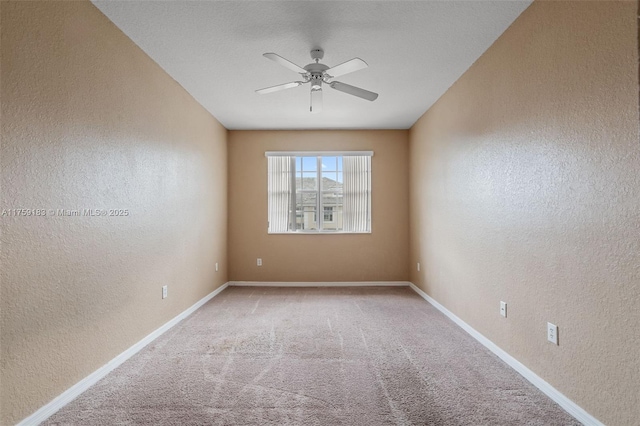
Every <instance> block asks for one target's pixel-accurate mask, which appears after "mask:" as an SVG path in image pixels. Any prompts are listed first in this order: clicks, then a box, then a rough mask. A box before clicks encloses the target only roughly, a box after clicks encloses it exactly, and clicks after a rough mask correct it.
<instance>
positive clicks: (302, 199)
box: [296, 192, 318, 231]
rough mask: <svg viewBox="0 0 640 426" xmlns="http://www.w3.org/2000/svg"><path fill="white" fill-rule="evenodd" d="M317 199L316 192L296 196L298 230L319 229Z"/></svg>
mask: <svg viewBox="0 0 640 426" xmlns="http://www.w3.org/2000/svg"><path fill="white" fill-rule="evenodd" d="M317 198H318V193H316V192H299V193H297V194H296V230H299V231H315V230H317V229H318V217H317V214H316V207H317Z"/></svg>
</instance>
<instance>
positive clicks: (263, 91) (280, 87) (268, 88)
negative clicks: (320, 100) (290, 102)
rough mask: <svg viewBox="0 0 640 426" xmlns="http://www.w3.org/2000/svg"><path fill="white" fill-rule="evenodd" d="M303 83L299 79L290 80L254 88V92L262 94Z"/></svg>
mask: <svg viewBox="0 0 640 426" xmlns="http://www.w3.org/2000/svg"><path fill="white" fill-rule="evenodd" d="M301 84H303V83H302V82H301V81H292V82H291V83H285V84H278V85H277V86H271V87H265V88H264V89H258V90H256V93H260V94H261V95H264V94H265V93H273V92H277V91H279V90H284V89H291V88H292V87H298V86H300V85H301Z"/></svg>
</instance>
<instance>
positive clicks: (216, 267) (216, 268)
mask: <svg viewBox="0 0 640 426" xmlns="http://www.w3.org/2000/svg"><path fill="white" fill-rule="evenodd" d="M216 272H218V262H216Z"/></svg>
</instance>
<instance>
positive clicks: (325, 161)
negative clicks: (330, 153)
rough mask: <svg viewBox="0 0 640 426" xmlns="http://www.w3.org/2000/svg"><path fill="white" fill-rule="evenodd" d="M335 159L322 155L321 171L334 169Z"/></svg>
mask: <svg viewBox="0 0 640 426" xmlns="http://www.w3.org/2000/svg"><path fill="white" fill-rule="evenodd" d="M336 166H337V159H336V157H322V171H323V172H333V171H335V170H336Z"/></svg>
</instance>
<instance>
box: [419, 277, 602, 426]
mask: <svg viewBox="0 0 640 426" xmlns="http://www.w3.org/2000/svg"><path fill="white" fill-rule="evenodd" d="M409 286H411V288H412V289H413V290H414V291H415V292H416V293H418V294H419V295H420V296H421V297H422V298H423V299H425V300H426V301H427V302H429V303H430V304H431V305H433V307H435V308H436V309H437V310H439V311H440V312H442V313H443V314H445V315H446V316H447V317H449V319H451V320H452V321H453V322H455V323H456V324H457V325H458V326H459V327H460V328H462V329H463V330H464V331H466V332H467V333H469V334H470V335H471V337H473V338H474V339H476V340H477V341H478V342H480V343H482V345H484V346H485V347H486V348H487V349H489V350H490V351H491V352H493V353H494V354H496V355H497V356H498V357H499V358H500V359H502V360H503V361H504V362H506V363H507V364H508V365H509V366H510V367H511V368H513V369H514V370H516V371H517V372H518V373H520V375H522V376H523V377H524V378H525V379H527V380H528V381H529V382H531V384H533V385H534V386H535V387H537V388H538V389H540V390H541V391H542V392H543V393H544V394H545V395H547V396H548V397H549V398H551V399H552V400H553V401H555V402H556V403H557V404H558V405H559V406H561V407H562V408H564V410H565V411H566V412H567V413H569V414H571V415H572V416H573V417H575V418H576V420H578V421H580V422H582V423H583V424H584V425H588V426H591V425H593V426H604V424H603V423H601V422H600V421H599V420H598V419H596V418H595V417H593V416H592V415H591V414H589V413H587V412H586V411H585V410H584V409H583V408H582V407H580V406H579V405H578V404H576V403H575V402H573V401H571V400H570V399H569V398H567V397H566V396H564V395H563V394H562V393H560V391H558V390H557V389H556V388H554V387H553V386H551V385H550V384H549V383H547V382H546V381H544V380H543V379H542V378H540V376H538V375H537V374H536V373H534V372H533V371H531V370H529V369H528V368H527V367H525V366H524V364H522V363H521V362H520V361H518V360H517V359H515V358H514V357H512V356H511V355H509V354H508V353H506V352H505V351H504V350H502V349H501V348H500V347H498V345H496V344H495V343H493V342H492V341H491V340H489V339H487V338H486V337H484V336H483V335H482V334H480V333H479V332H478V331H476V330H475V329H474V328H473V327H471V326H470V325H469V324H467V323H466V322H464V321H463V320H461V319H460V318H458V317H457V316H456V315H455V314H454V313H453V312H451V311H449V310H448V309H447V308H445V307H444V306H442V305H441V304H440V303H438V302H436V301H435V300H434V299H433V298H432V297H430V296H429V295H428V294H427V293H425V292H424V291H422V290H420V289H419V288H418V287H417V286H416V285H415V284H413V283H409Z"/></svg>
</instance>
